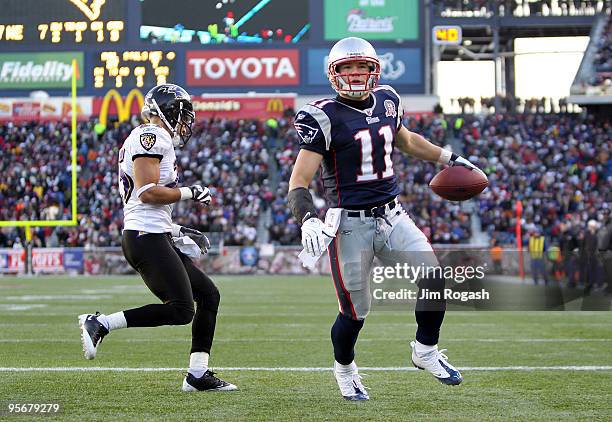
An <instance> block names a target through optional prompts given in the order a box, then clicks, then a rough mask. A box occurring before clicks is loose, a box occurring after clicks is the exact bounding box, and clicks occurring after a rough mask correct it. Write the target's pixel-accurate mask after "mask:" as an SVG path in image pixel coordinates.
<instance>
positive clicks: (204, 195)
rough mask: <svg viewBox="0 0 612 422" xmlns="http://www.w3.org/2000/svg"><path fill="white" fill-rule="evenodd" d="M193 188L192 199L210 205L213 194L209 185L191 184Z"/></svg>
mask: <svg viewBox="0 0 612 422" xmlns="http://www.w3.org/2000/svg"><path fill="white" fill-rule="evenodd" d="M189 189H190V190H191V199H193V200H194V201H197V202H199V203H200V204H204V205H210V201H211V200H212V196H211V194H210V190H208V188H207V187H202V186H200V185H193V186H189Z"/></svg>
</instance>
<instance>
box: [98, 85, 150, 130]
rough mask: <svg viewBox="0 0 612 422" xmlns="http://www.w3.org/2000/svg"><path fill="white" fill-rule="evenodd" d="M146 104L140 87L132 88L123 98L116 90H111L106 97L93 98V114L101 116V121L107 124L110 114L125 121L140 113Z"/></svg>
mask: <svg viewBox="0 0 612 422" xmlns="http://www.w3.org/2000/svg"><path fill="white" fill-rule="evenodd" d="M143 104H144V96H143V94H142V92H140V91H139V90H138V89H132V90H131V91H130V92H129V93H128V95H127V96H126V97H125V98H123V97H122V96H121V95H120V94H119V93H118V92H117V91H116V90H114V89H111V90H109V91H108V92H107V93H106V94H105V95H104V97H102V98H101V97H95V98H94V99H93V104H92V107H93V110H92V111H93V114H94V115H95V116H100V123H102V124H103V125H106V123H107V119H108V116H117V118H118V120H119V121H120V122H124V121H126V120H128V119H129V118H130V116H131V115H133V114H136V115H138V114H140V110H142V106H143Z"/></svg>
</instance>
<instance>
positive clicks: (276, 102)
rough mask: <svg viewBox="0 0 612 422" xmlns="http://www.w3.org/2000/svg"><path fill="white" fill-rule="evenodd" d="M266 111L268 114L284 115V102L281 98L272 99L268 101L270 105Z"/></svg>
mask: <svg viewBox="0 0 612 422" xmlns="http://www.w3.org/2000/svg"><path fill="white" fill-rule="evenodd" d="M266 111H267V112H268V113H282V112H283V111H285V106H284V105H283V100H281V99H280V98H270V99H269V100H268V104H267V105H266Z"/></svg>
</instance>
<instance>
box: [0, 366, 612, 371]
mask: <svg viewBox="0 0 612 422" xmlns="http://www.w3.org/2000/svg"><path fill="white" fill-rule="evenodd" d="M214 369H215V370H218V371H251V372H329V371H331V370H332V368H331V367H329V368H326V367H311V368H308V367H302V368H299V367H239V366H236V367H226V368H223V367H221V368H217V367H215V368H214ZM459 369H460V370H462V371H485V372H487V371H526V372H529V371H612V366H467V367H462V368H459ZM185 370H186V369H185V368H106V367H101V366H91V367H70V366H60V367H51V368H33V367H30V368H16V367H15V368H10V367H0V372H95V371H98V372H103V371H107V372H170V371H173V372H174V371H185ZM359 370H360V371H364V372H365V371H371V372H407V371H417V369H416V368H413V367H399V366H388V367H368V366H364V367H360V368H359Z"/></svg>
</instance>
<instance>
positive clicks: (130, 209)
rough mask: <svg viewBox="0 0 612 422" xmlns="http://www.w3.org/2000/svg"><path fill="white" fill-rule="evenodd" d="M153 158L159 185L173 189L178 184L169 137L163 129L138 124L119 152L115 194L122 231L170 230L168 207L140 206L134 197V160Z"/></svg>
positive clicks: (174, 159) (170, 209) (156, 231)
mask: <svg viewBox="0 0 612 422" xmlns="http://www.w3.org/2000/svg"><path fill="white" fill-rule="evenodd" d="M138 157H155V158H158V159H159V160H160V163H159V181H158V182H157V184H158V185H159V186H166V187H170V188H174V187H176V186H177V184H178V174H177V171H176V155H175V154H174V146H173V145H172V138H170V135H169V134H168V132H167V131H165V130H164V129H163V128H161V127H159V126H157V125H154V124H146V125H140V126H138V127H137V128H135V129H134V130H132V133H130V136H128V137H127V139H126V140H125V142H124V143H123V147H122V148H121V150H120V151H119V192H120V193H121V199H123V230H138V231H143V232H147V233H168V232H171V231H172V205H154V204H144V203H142V202H140V199H138V197H137V196H136V191H137V190H138V188H137V187H136V183H135V178H134V160H135V159H136V158H138Z"/></svg>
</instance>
